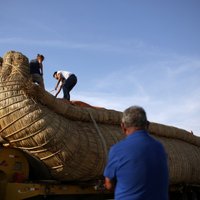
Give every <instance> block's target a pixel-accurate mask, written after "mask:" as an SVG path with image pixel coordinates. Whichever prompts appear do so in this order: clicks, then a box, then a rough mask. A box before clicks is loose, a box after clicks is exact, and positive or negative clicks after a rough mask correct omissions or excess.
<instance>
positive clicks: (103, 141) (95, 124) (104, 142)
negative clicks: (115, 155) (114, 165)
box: [88, 110, 108, 158]
mask: <svg viewBox="0 0 200 200" xmlns="http://www.w3.org/2000/svg"><path fill="white" fill-rule="evenodd" d="M88 112H89V115H90V118H91V119H92V122H93V124H94V127H95V128H96V130H97V133H98V135H99V137H100V138H101V141H102V145H103V151H104V154H105V158H106V156H107V153H108V150H107V145H106V141H105V138H104V137H103V134H102V133H101V131H100V129H99V127H98V125H97V123H96V121H95V120H94V118H93V116H92V113H91V112H90V111H89V110H88Z"/></svg>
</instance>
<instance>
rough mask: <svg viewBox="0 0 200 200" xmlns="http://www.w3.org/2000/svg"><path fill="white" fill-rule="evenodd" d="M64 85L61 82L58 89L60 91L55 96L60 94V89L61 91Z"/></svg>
mask: <svg viewBox="0 0 200 200" xmlns="http://www.w3.org/2000/svg"><path fill="white" fill-rule="evenodd" d="M62 87H63V84H61V85H60V87H59V89H58V92H57V93H56V95H55V97H57V96H58V94H59V93H60V91H61V89H62Z"/></svg>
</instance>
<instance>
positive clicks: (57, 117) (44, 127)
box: [0, 51, 200, 184]
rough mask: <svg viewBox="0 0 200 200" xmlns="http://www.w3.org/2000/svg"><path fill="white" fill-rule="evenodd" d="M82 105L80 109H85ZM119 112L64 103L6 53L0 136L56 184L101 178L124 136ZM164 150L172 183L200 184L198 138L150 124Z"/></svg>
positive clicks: (15, 55)
mask: <svg viewBox="0 0 200 200" xmlns="http://www.w3.org/2000/svg"><path fill="white" fill-rule="evenodd" d="M83 105H84V106H83ZM121 116H122V113H121V112H119V111H116V110H109V109H106V108H96V107H94V106H91V105H88V104H86V103H83V102H66V101H64V100H60V99H57V98H55V97H54V96H53V95H52V94H51V93H49V92H47V91H45V90H44V89H42V88H41V87H40V86H38V85H36V84H35V83H33V82H32V81H31V77H30V73H29V60H28V58H27V57H26V56H25V55H23V54H22V53H20V52H15V51H9V52H7V53H6V54H5V55H4V57H3V66H2V68H1V71H0V136H1V139H2V140H3V141H6V143H7V144H9V145H10V146H12V147H15V148H18V149H21V150H23V151H25V152H27V153H28V154H30V155H32V156H34V157H36V158H38V159H39V160H40V161H42V163H44V164H45V165H46V166H47V168H48V170H49V171H50V173H51V175H52V177H53V178H54V179H56V180H60V181H88V180H97V179H99V178H102V174H103V170H104V167H105V165H106V161H107V154H108V151H109V148H110V147H111V146H112V145H113V144H115V143H117V142H118V141H120V140H121V139H123V138H124V135H123V133H122V131H121V129H120V122H121ZM149 132H150V134H151V135H152V136H153V137H155V138H156V139H157V140H159V141H160V142H161V143H162V144H163V145H164V147H165V150H166V152H167V155H168V165H169V172H170V184H179V183H191V184H200V167H199V166H200V156H199V155H200V138H199V137H197V136H195V135H193V134H191V133H190V132H188V131H186V130H183V129H180V128H176V127H172V126H168V125H164V124H159V123H155V122H150V125H149Z"/></svg>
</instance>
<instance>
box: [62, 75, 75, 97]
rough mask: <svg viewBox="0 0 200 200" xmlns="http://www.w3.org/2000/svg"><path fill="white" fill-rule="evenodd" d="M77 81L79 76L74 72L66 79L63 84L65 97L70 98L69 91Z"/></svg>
mask: <svg viewBox="0 0 200 200" xmlns="http://www.w3.org/2000/svg"><path fill="white" fill-rule="evenodd" d="M76 83H77V77H76V76H75V75H74V74H72V75H71V76H70V77H69V78H68V79H65V80H64V85H63V94H64V96H63V98H64V99H67V100H70V94H69V92H70V91H71V90H72V88H73V87H74V86H75V85H76Z"/></svg>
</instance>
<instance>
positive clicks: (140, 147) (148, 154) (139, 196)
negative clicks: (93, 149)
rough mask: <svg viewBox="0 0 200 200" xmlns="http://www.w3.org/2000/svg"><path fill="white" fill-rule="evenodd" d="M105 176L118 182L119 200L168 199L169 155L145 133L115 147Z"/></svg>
mask: <svg viewBox="0 0 200 200" xmlns="http://www.w3.org/2000/svg"><path fill="white" fill-rule="evenodd" d="M104 176H105V177H108V178H109V179H111V180H115V181H116V188H115V200H168V179H169V178H168V166H167V156H166V152H165V150H164V148H163V146H162V144H161V143H160V142H158V141H157V140H155V139H154V138H153V137H151V136H150V135H149V134H148V133H147V132H146V131H144V130H140V131H136V132H134V133H133V134H131V135H129V136H127V137H126V138H125V139H123V140H121V141H120V142H118V143H117V144H115V145H114V146H112V147H111V149H110V152H109V158H108V164H107V166H106V168H105V171H104Z"/></svg>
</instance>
